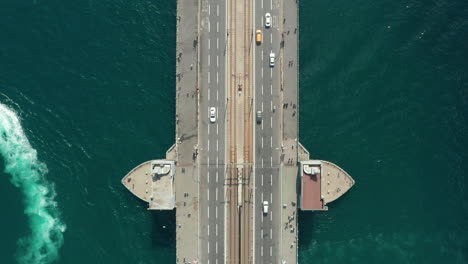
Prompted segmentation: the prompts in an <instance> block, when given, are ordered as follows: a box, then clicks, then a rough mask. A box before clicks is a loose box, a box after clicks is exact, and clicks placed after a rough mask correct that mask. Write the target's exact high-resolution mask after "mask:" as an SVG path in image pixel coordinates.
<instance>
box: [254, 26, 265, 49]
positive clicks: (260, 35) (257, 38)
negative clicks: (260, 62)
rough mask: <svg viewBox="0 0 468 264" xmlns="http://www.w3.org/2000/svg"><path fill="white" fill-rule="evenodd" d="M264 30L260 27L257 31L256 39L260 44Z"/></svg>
mask: <svg viewBox="0 0 468 264" xmlns="http://www.w3.org/2000/svg"><path fill="white" fill-rule="evenodd" d="M262 37H263V36H262V31H261V30H260V29H258V30H257V31H255V41H256V42H257V44H258V45H260V44H262Z"/></svg>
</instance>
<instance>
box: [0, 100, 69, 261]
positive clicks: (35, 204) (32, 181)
mask: <svg viewBox="0 0 468 264" xmlns="http://www.w3.org/2000/svg"><path fill="white" fill-rule="evenodd" d="M0 156H1V157H3V159H4V162H5V172H6V173H8V174H10V175H11V182H12V183H13V184H14V185H15V186H16V187H18V188H19V189H20V190H21V192H22V193H23V195H24V205H25V209H24V213H25V214H26V215H27V216H28V220H29V227H30V229H31V234H29V235H28V236H26V237H23V238H21V239H19V241H18V250H17V260H18V262H19V263H28V264H29V263H50V262H52V261H55V260H57V259H58V256H59V255H58V250H59V249H60V247H61V246H62V244H63V232H64V231H65V224H63V222H62V221H61V220H60V218H59V216H60V212H59V209H58V207H57V203H56V202H55V190H54V185H53V184H51V183H49V182H48V181H47V180H46V178H45V177H44V175H45V174H46V173H47V166H46V165H45V164H44V163H42V162H41V161H39V160H38V159H37V152H36V150H35V149H33V148H32V146H31V144H30V143H29V141H28V139H27V137H26V135H25V134H24V131H23V128H22V127H21V124H20V121H19V118H18V116H17V115H16V113H15V112H14V111H13V110H11V109H10V108H8V107H7V106H5V105H3V104H1V103H0Z"/></svg>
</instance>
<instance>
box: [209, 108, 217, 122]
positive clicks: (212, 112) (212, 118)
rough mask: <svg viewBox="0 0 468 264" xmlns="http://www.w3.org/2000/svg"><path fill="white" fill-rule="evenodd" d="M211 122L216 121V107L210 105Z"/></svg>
mask: <svg viewBox="0 0 468 264" xmlns="http://www.w3.org/2000/svg"><path fill="white" fill-rule="evenodd" d="M210 122H211V123H214V122H216V108H214V107H210Z"/></svg>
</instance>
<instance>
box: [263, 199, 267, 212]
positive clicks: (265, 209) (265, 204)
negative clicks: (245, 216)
mask: <svg viewBox="0 0 468 264" xmlns="http://www.w3.org/2000/svg"><path fill="white" fill-rule="evenodd" d="M263 213H264V214H268V201H263Z"/></svg>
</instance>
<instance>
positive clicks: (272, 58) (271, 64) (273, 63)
mask: <svg viewBox="0 0 468 264" xmlns="http://www.w3.org/2000/svg"><path fill="white" fill-rule="evenodd" d="M270 67H275V54H274V53H273V52H272V53H270Z"/></svg>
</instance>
